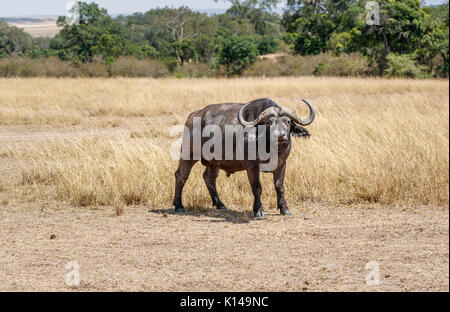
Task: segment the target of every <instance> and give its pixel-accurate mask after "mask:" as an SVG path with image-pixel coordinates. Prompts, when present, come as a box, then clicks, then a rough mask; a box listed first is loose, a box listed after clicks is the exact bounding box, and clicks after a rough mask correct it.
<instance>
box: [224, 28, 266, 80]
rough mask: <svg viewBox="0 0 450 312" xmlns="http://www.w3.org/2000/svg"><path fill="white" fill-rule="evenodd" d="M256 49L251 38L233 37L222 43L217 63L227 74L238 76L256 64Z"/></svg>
mask: <svg viewBox="0 0 450 312" xmlns="http://www.w3.org/2000/svg"><path fill="white" fill-rule="evenodd" d="M257 58H258V47H257V46H256V44H255V43H254V40H253V38H251V37H248V36H236V35H233V36H231V37H229V38H227V39H225V41H224V42H223V46H222V49H221V51H220V57H219V63H220V64H221V65H224V66H225V68H226V70H227V72H228V73H229V74H234V75H236V74H240V73H242V71H243V70H245V69H246V68H247V67H248V66H250V65H251V64H253V63H254V62H256V60H257Z"/></svg>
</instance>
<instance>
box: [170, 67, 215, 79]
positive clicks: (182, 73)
mask: <svg viewBox="0 0 450 312" xmlns="http://www.w3.org/2000/svg"><path fill="white" fill-rule="evenodd" d="M175 75H176V77H178V78H184V77H189V78H203V77H211V76H212V71H211V70H210V69H209V67H208V65H206V64H203V63H192V64H189V63H186V64H184V66H183V67H180V68H178V70H177V71H176V73H175Z"/></svg>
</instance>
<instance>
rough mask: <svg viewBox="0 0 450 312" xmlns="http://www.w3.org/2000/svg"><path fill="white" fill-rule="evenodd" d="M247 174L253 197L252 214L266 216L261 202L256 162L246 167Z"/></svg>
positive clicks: (260, 187) (260, 216) (259, 216)
mask: <svg viewBox="0 0 450 312" xmlns="http://www.w3.org/2000/svg"><path fill="white" fill-rule="evenodd" d="M247 176H248V180H249V182H250V185H251V187H252V192H253V196H254V198H255V200H254V202H253V214H254V215H255V217H257V218H263V217H265V216H266V213H265V212H264V208H263V206H262V203H261V193H262V186H261V182H260V180H259V166H258V164H256V165H251V166H250V167H249V168H247Z"/></svg>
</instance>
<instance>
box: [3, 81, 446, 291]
mask: <svg viewBox="0 0 450 312" xmlns="http://www.w3.org/2000/svg"><path fill="white" fill-rule="evenodd" d="M261 97H269V98H271V99H272V100H274V101H275V102H277V103H278V104H280V105H283V106H287V107H289V108H291V109H293V110H294V111H296V112H297V114H298V115H300V116H303V115H305V114H307V109H305V107H304V106H303V105H301V104H300V103H301V102H300V100H301V98H305V99H308V100H309V101H310V102H311V103H312V104H313V106H314V107H315V108H316V110H317V117H316V120H315V122H314V123H313V124H312V125H311V126H310V127H308V128H309V130H310V132H311V135H312V136H311V139H309V140H303V139H298V140H297V139H296V140H294V142H293V150H292V152H291V155H290V158H289V160H288V168H287V174H286V181H285V185H286V200H287V203H288V205H289V206H290V207H291V210H292V212H293V213H294V217H293V218H284V219H280V218H281V217H279V216H278V213H277V211H276V195H275V191H274V189H273V185H272V176H271V175H269V174H263V179H262V184H263V197H262V199H263V205H264V207H265V208H266V210H267V211H268V212H269V217H268V218H267V220H266V221H265V222H263V223H259V222H256V223H254V220H253V218H252V217H251V204H252V200H253V197H252V194H251V190H250V186H249V183H248V181H247V177H246V175H245V173H237V174H235V175H233V176H231V177H230V178H227V177H226V176H225V174H224V173H221V174H220V175H219V180H218V191H219V195H220V196H221V199H222V200H223V202H224V203H225V204H226V205H227V206H228V208H230V210H231V211H229V212H227V213H223V214H219V215H217V213H216V212H215V211H214V210H213V209H212V208H211V203H210V197H209V194H208V192H207V189H206V186H205V185H204V182H203V179H202V178H201V175H202V173H203V168H202V166H201V165H200V164H198V165H196V167H194V170H193V173H192V174H191V176H190V178H189V181H188V183H187V185H186V188H185V191H184V202H185V204H186V206H187V208H188V216H186V217H185V218H177V217H176V216H173V215H171V214H170V211H171V209H172V208H171V204H172V199H173V187H174V176H173V174H174V172H175V170H176V167H177V162H176V161H174V160H172V159H171V158H170V157H169V150H170V146H171V144H172V142H174V140H175V139H174V138H171V137H170V129H171V128H172V127H173V126H176V125H180V124H184V121H185V120H186V118H187V116H188V114H189V113H190V112H192V111H193V110H196V109H199V108H202V107H204V106H206V105H208V104H212V103H222V102H248V101H250V100H253V99H257V98H261ZM448 150H449V86H448V80H400V79H399V80H383V79H356V78H348V79H347V78H313V77H304V78H270V79H262V78H261V79H253V78H252V79H250V78H249V79H182V80H179V79H0V206H3V207H4V209H2V210H1V213H2V218H0V219H2V221H1V222H2V223H1V224H0V231H1V233H0V234H2V236H3V238H2V239H4V240H9V241H14V242H17V244H19V243H18V242H19V241H22V242H23V241H27V242H33V244H35V245H29V244H26V246H28V247H23V244H22V245H20V246H22V247H18V245H15V244H16V243H13V244H12V245H11V246H10V247H8V249H6V251H4V252H5V253H6V255H5V257H4V259H3V260H1V261H3V262H2V263H0V264H3V265H4V267H5V268H7V269H6V271H3V272H0V280H4V282H3V283H0V290H5V289H18V290H30V289H32V290H64V289H66V288H65V286H64V285H63V282H62V281H63V280H62V279H61V281H59V282H55V281H53V282H54V283H53V282H52V283H50V284H43V283H40V282H39V276H42V275H43V276H47V275H48V274H51V272H52V271H51V270H53V269H54V266H60V265H62V264H61V263H62V261H66V260H67V261H70V259H72V257H75V256H77V257H78V258H82V259H84V260H83V261H84V262H85V263H90V262H89V261H91V262H92V261H93V262H95V261H96V259H100V258H102V259H103V260H102V261H106V263H108V261H111V263H113V264H115V265H116V266H117V267H118V270H119V271H120V270H122V271H120V272H122V273H123V275H122V277H121V278H120V281H121V282H120V283H119V282H117V280H115V279H114V278H112V279H111V278H109V277H105V275H104V274H103V275H102V274H101V273H99V271H98V270H96V269H95V266H94V267H92V266H90V267H89V268H86V270H88V271H90V272H91V273H92V275H91V276H90V277H89V278H90V280H89V283H88V284H83V285H84V286H83V287H84V288H83V287H82V289H84V290H117V289H119V290H182V288H181V287H191V288H190V289H193V290H220V289H219V288H218V287H219V286H218V285H225V286H224V287H225V290H227V289H229V290H233V289H235V290H236V288H233V287H234V286H233V285H235V284H236V283H237V285H238V286H239V287H238V290H251V287H256V288H257V290H366V289H367V288H365V287H366V286H364V285H363V284H358V283H359V282H360V281H364V276H363V275H361V274H363V273H364V265H365V263H366V262H367V261H370V259H372V258H375V259H381V258H382V259H383V260H380V261H382V262H383V261H384V262H383V263H384V265H385V269H386V270H388V268H389V270H390V271H389V272H390V273H389V274H388V273H386V276H391V277H392V276H394V277H396V278H397V277H398V279H394V281H386V282H385V283H384V284H383V286H382V287H381V288H377V289H380V290H419V289H421V290H447V291H448V204H449V155H448ZM371 209H374V210H371ZM147 211H148V212H150V215H149V214H148V212H147ZM111 214H113V215H116V214H117V215H122V214H124V215H123V216H121V217H119V218H116V219H111V218H110V216H111ZM161 218H162V219H161ZM283 220H284V221H283ZM219 221H220V222H219ZM74 224H77V227H74ZM144 224H149V225H150V226H149V227H147V226H144ZM224 224H225V226H224ZM99 225H100V227H99ZM103 225H104V226H105V227H103ZM202 225H204V226H202ZM141 226H144V228H142V230H141V232H142V236H139V235H138V233H141V232H140V231H137V232H135V233H134V234H133V238H132V241H129V239H130V237H129V235H128V234H126V233H128V231H131V229H133V228H134V229H135V228H140V227H141ZM25 228H27V229H30V230H20V229H25ZM31 229H33V230H31ZM169 229H170V230H169ZM124 231H125V232H124ZM133 231H134V230H133ZM167 231H169V232H167ZM179 231H181V232H185V233H184V234H185V237H186V238H185V239H187V245H188V246H191V247H192V248H193V246H199V244H203V243H201V242H204V241H205V239H206V240H207V243H205V244H206V245H208V246H209V247H211V248H212V249H213V250H216V249H214V248H218V246H220V245H222V246H223V250H222V251H223V253H224V258H222V259H221V260H220V261H219V262H220V263H222V262H223V261H225V262H226V263H222V265H223V266H224V269H223V271H220V272H219V273H217V272H216V273H213V272H210V270H209V269H207V267H208V266H211V263H212V261H213V258H214V257H216V256H218V254H217V252H218V250H216V251H213V252H210V251H208V250H205V249H204V248H201V249H200V250H197V251H195V254H194V251H192V253H190V252H188V251H186V250H185V249H183V248H184V247H182V241H180V242H178V241H177V240H176V235H179V234H180V232H179ZM53 232H58V234H57V235H58V237H63V238H62V241H61V242H58V241H56V242H55V244H61V245H58V246H59V247H58V248H59V249H58V248H56V247H54V248H53V247H51V246H50V245H48V243H46V242H45V240H44V241H42V239H43V238H42V239H40V238H39V237H42V235H47V234H49V233H53ZM175 232H176V233H175ZM69 233H70V235H71V236H70V237H69V236H68V235H69ZM80 233H82V234H80ZM170 233H172V234H170ZM177 233H178V234H177ZM208 233H215V234H214V237H215V238H214V239H213V238H211V239H213V240H214V241H211V240H208V239H207V238H206V237H209V236H208V235H209V234H208ZM169 234H170V235H169ZM78 235H82V237H83V238H82V239H81V240H80V241H79V240H77V238H76V237H78ZM136 235H137V236H136ZM255 235H257V236H258V237H260V235H262V236H263V238H261V237H260V238H258V239H259V240H260V241H261V246H264V248H256V249H255V250H254V249H253V248H254V246H252V242H251V241H252V237H255ZM398 235H400V236H398ZM220 236H222V237H223V240H219V239H218V237H220ZM92 237H97V238H100V237H102V238H101V239H100V240H98V241H96V242H95V243H94V245H96V248H94V246H93V245H92V244H93V242H92V241H91V239H90V238H92ZM127 237H128V238H127ZM156 237H162V238H161V239H164V240H165V241H166V242H168V244H169V245H170V246H171V248H172V249H171V251H169V250H166V249H164V247H163V246H162V245H161V248H159V246H153V245H152V246H153V247H149V248H150V249H151V248H154V249H152V250H153V251H154V253H153V255H152V256H148V257H149V258H148V257H147V258H146V257H144V258H145V260H142V261H144V263H146V264H147V265H151V263H153V264H154V263H155V261H156V263H160V264H161V263H162V266H163V267H164V268H165V269H164V270H166V271H165V272H166V273H167V274H169V273H168V272H179V271H178V270H181V267H179V266H178V265H179V264H178V262H177V261H176V260H170V261H169V260H168V259H169V258H170V259H187V260H186V261H187V262H188V263H187V264H186V265H188V267H189V268H193V267H196V268H197V269H198V270H200V268H204V269H205V270H206V271H205V272H207V273H202V274H203V275H202V276H203V277H202V278H201V279H199V280H197V279H196V277H195V276H194V275H189V276H184V277H180V279H178V277H173V278H171V277H170V276H171V275H170V274H169V276H168V275H165V276H160V277H159V278H157V279H156V280H153V278H154V277H150V276H147V280H145V281H141V282H142V283H143V284H136V283H135V282H133V279H132V278H131V277H130V276H128V275H127V274H128V273H130V269H129V268H127V267H124V266H121V265H120V263H122V262H121V260H120V259H123V258H121V256H120V255H118V254H115V256H113V255H112V256H111V257H112V258H111V259H110V260H108V261H107V260H105V259H106V258H103V254H102V255H98V254H96V252H97V251H99V252H100V251H101V252H104V253H105V254H104V257H107V256H106V253H108V254H109V252H112V253H113V254H114V253H115V252H116V250H115V249H114V250H109V251H108V252H107V250H106V249H104V248H106V247H105V246H106V245H103V243H105V240H107V241H108V244H109V243H112V242H114V241H115V240H116V241H117V242H118V245H119V247H118V248H119V249H118V250H125V249H127V248H128V247H127V242H128V243H130V244H131V245H133V244H138V243H137V242H138V241H141V240H147V241H149V240H150V241H153V242H154V241H155V239H156ZM187 237H189V238H187ZM236 237H241V239H239V240H238V241H239V244H238V245H236V242H237V241H236ZM319 238H320V241H318V240H317V239H319ZM275 241H276V242H275ZM141 242H142V245H139V244H138V245H134V246H135V247H136V249H133V250H135V253H136V257H138V254H139V255H140V253H141V252H142V253H145V252H147V251H148V249H147V248H145V246H147V245H145V244H146V243H144V242H143V241H141ZM70 244H80V246H85V248H88V249H89V248H91V247H92V248H93V249H92V252H91V254H89V255H86V254H85V253H83V252H82V250H81V249H76V250H79V251H71V252H69V254H70V256H69V255H67V251H68V250H69V249H70V248H71V247H70V246H71V245H70ZM98 244H100V245H98ZM178 244H180V245H178ZM14 246H16V249H14ZM31 246H41V248H43V249H45V250H48V251H49V253H51V254H52V255H54V256H55V258H54V260H52V261H51V263H50V264H48V263H47V265H48V266H46V264H45V263H46V262H42V259H41V258H39V256H38V255H37V254H34V252H33V251H32V249H30V248H31ZM108 246H109V245H108ZM325 246H328V247H327V248H328V251H327V254H326V255H325V254H323V255H322V254H321V253H322V252H321V251H320V250H322V248H325ZM402 246H403V247H402ZM338 247H339V248H338ZM17 248H19V250H22V251H23V252H22V254H21V255H19V256H18V255H17V254H16V253H15V251H14V250H16V251H17ZM21 248H23V249H21ZM55 248H56V249H55ZM80 248H81V247H80ZM308 248H312V249H308ZM336 248H337V249H336ZM402 248H403V249H402ZM400 249H401V250H403V251H400ZM58 250H59V251H58ZM61 250H62V251H63V253H65V254H66V255H65V256H63V255H61ZM237 250H240V251H241V253H240V257H241V258H240V259H241V260H239V261H241V262H239V263H236V262H233V261H234V260H229V261H228V260H226V259H234V256H233V254H235V252H236V251H237ZM245 250H247V251H248V250H254V252H255V253H247V252H245ZM289 250H297V253H296V254H295V255H294V254H290V253H289ZM306 250H309V251H308V252H307V251H306ZM358 250H359V251H358ZM357 251H358V252H357ZM155 252H156V253H155ZM342 252H343V253H345V257H344V255H343V254H341V253H342ZM399 252H400V254H401V256H400V254H399ZM424 253H425V254H424ZM274 254H281V255H283V257H284V260H282V261H281V262H282V263H283V265H286V266H287V267H295V265H297V264H298V262H302V263H303V265H305V266H306V267H307V268H308V269H307V270H306V269H305V270H306V273H305V271H303V273H302V274H306V276H308V280H307V281H306V282H305V281H303V280H302V279H300V278H298V279H296V280H292V279H291V278H288V277H286V276H284V273H283V272H282V271H280V269H281V268H278V269H275V268H277V267H279V263H278V261H277V260H276V259H272V258H270V257H273V255H274ZM333 254H334V256H333ZM412 254H415V256H411V255H412ZM58 255H60V256H58ZM213 255H215V256H214V257H213ZM256 255H259V256H260V257H263V258H262V259H266V258H267V257H269V258H267V259H268V260H267V261H266V262H265V266H266V268H267V269H269V270H270V268H272V269H273V271H271V272H270V273H262V272H263V268H262V267H260V266H255V267H248V265H247V264H245V263H244V262H245V261H244V260H248V261H250V262H252V261H253V262H254V260H255V259H253V257H256ZM270 255H272V256H270ZM427 255H432V256H430V257H431V258H427V257H428V256H427ZM201 256H203V258H202V257H201ZM322 256H323V258H321V257H322ZM17 257H19V258H17ZM114 257H117V258H114ZM155 257H156V258H155ZM186 257H187V258H186ZM264 257H266V258H264ZM371 257H372V258H371ZM398 257H400V258H398ZM411 257H412V258H411ZM29 259H34V261H37V262H38V263H41V264H42V265H43V267H42V270H41V271H39V272H40V274H41V275H39V274H38V275H33V280H34V282H35V283H36V284H33V285H31V286H30V285H29V284H26V277H24V278H23V279H21V281H22V282H17V284H14V282H13V281H12V279H11V272H14V270H15V268H16V267H15V265H16V264H15V263H16V262H18V263H21V261H22V262H24V261H25V262H26V263H28V262H27V261H29ZM127 259H128V260H126V261H130V263H134V261H137V260H136V259H137V258H135V257H133V256H132V255H128V256H127ZM189 259H191V260H189ZM205 259H209V260H205ZM314 259H320V260H317V261H319V262H320V265H322V266H324V267H325V268H326V269H324V271H323V272H325V271H327V270H328V271H330V270H331V271H332V272H333V273H332V274H331V275H326V276H324V275H322V273H321V272H322V271H320V270H321V269H320V265H319V267H317V266H315V264H314ZM333 259H334V260H333ZM336 259H338V260H336ZM407 259H409V260H407ZM411 259H412V260H411ZM424 259H427V261H424ZM124 261H125V260H124ZM158 261H159V262H158ZM227 261H228V262H227ZM236 261H237V260H236ZM43 263H44V264H43ZM103 263H104V264H105V262H103ZM127 263H128V262H127ZM130 263H128V264H129V265H131V266H132V267H133V268H134V269H133V270H134V271H133V272H141V273H142V272H144V271H145V270H146V269H145V268H144V267H141V266H140V265H138V264H130ZM330 263H334V264H332V265H331V269H330ZM344 263H345V265H344ZM394 263H398V264H399V265H402V266H401V269H400V267H399V266H397V265H394ZM408 263H409V264H408ZM411 263H413V264H414V265H413V264H411ZM105 265H107V264H105ZM108 265H109V264H108ZM354 265H357V266H358V267H361V268H360V269H359V271H352V270H354V269H353V266H354ZM405 265H406V266H405ZM409 265H411V266H409ZM99 266H101V264H97V268H98V267H99ZM425 266H426V267H425ZM61 268H63V265H62V266H61ZM61 268H60V269H58V270H61ZM233 268H238V271H236V272H232V271H233ZM339 268H340V269H339ZM342 268H344V269H342ZM30 269H31V268H30ZM197 269H196V270H197ZM341 269H342V270H344V271H345V272H346V273H345V274H347V273H348V274H350V275H349V276H352V278H353V277H354V278H355V282H353V281H354V280H353V279H351V281H350V282H348V283H347V282H345V276H346V275H345V274H344V275H342V274H343V272H342V271H339V270H341ZM418 269H420V270H422V271H421V272H424V273H423V275H424V276H422V280H420V278H419V277H418V276H416V275H415V274H418V273H417V272H416V270H418ZM8 270H9V271H8ZM164 270H163V271H164ZM221 270H222V269H221ZM227 270H228V271H227ZM289 270H291V269H289ZM289 270H288V271H289ZM292 270H294V269H292ZM119 271H118V272H119ZM194 271H195V270H194ZM194 271H193V272H194ZM8 272H9V273H8ZM202 272H203V271H202ZM208 272H209V273H208ZM264 272H265V271H264ZM296 272H297V271H296ZM339 272H340V273H339ZM252 273H259V274H260V275H262V277H261V278H262V279H264V278H266V279H268V281H267V280H266V281H264V282H262V281H260V283H259V282H258V281H256V280H251V276H252ZM297 273H298V272H297ZM297 273H296V274H297ZM425 273H426V274H425ZM2 274H3V275H2ZM30 274H31V273H30ZM61 274H62V273H61ZM118 274H119V273H118ZM192 274H194V273H192ZM323 274H325V273H323ZM411 274H412V275H411ZM419 275H420V274H419ZM143 276H146V275H145V274H144V275H143ZM283 276H284V277H283ZM333 276H334V277H333ZM361 276H362V277H361ZM441 277H442V278H441ZM445 277H446V278H447V279H446V282H445ZM387 278H388V277H385V279H387ZM98 279H103V280H104V281H106V282H104V283H103V284H101V283H100V284H101V285H100V284H96V283H97V282H98ZM402 279H403V281H401V280H402ZM149 280H152V285H153V286H151V287H150V286H148V285H147V286H145V285H144V284H145V283H146V282H148V281H149ZM424 280H425V282H423V281H424ZM96 281H97V282H96ZM202 281H203V284H202ZM250 281H251V282H250ZM270 281H272V283H270ZM116 282H117V283H119V284H117V283H116ZM55 283H56V284H55ZM58 283H59V284H58ZM286 283H287V284H286ZM361 283H362V282H361ZM156 284H157V285H159V286H158V287H159V288H158V287H154V286H155V285H156ZM26 285H28V286H26ZM358 285H359V286H358ZM258 287H259V288H258ZM304 288H305V289H304ZM367 290H370V288H369V289H367Z"/></svg>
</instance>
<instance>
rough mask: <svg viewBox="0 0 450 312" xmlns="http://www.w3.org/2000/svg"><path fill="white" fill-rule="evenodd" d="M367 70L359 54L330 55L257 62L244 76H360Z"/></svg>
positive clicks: (291, 57) (365, 62)
mask: <svg viewBox="0 0 450 312" xmlns="http://www.w3.org/2000/svg"><path fill="white" fill-rule="evenodd" d="M368 70H369V68H368V65H367V61H366V59H365V58H364V57H363V56H361V55H359V54H352V55H343V56H340V57H336V56H332V55H330V54H319V55H307V56H300V55H295V56H291V55H289V56H280V57H276V58H272V59H262V60H258V61H257V62H256V63H255V64H253V65H252V66H251V67H250V68H249V69H247V70H246V71H245V72H244V76H267V77H275V76H310V75H316V76H322V75H323V76H361V75H366V74H367V72H368Z"/></svg>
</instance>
